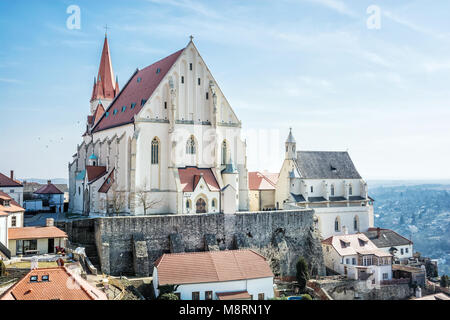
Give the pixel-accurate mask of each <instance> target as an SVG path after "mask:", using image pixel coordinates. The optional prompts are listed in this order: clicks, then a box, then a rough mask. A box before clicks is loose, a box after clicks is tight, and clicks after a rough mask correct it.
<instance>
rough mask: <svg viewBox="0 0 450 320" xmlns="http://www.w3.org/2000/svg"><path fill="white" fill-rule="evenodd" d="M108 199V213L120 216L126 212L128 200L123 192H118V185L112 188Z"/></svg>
mask: <svg viewBox="0 0 450 320" xmlns="http://www.w3.org/2000/svg"><path fill="white" fill-rule="evenodd" d="M107 198H108V212H111V213H113V214H115V215H119V214H120V213H122V212H123V211H124V210H125V207H126V199H125V194H124V192H123V191H119V190H117V185H116V184H115V183H114V184H113V186H112V191H111V195H110V196H107Z"/></svg>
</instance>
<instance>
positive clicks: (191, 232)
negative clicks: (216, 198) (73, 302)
mask: <svg viewBox="0 0 450 320" xmlns="http://www.w3.org/2000/svg"><path fill="white" fill-rule="evenodd" d="M313 215H314V211H313V210H309V209H304V210H281V211H263V212H240V213H236V214H198V215H151V216H129V217H128V216H127V217H104V218H93V219H85V220H74V221H67V222H59V223H58V226H59V227H60V228H61V229H63V230H65V231H66V232H67V234H68V236H69V240H70V241H71V242H72V243H77V244H80V245H94V244H95V245H96V247H97V252H98V257H99V261H100V264H101V270H102V272H104V273H107V274H112V275H120V274H134V273H135V271H136V263H135V262H136V257H135V255H134V254H133V248H134V242H135V240H134V239H139V240H140V243H141V244H143V243H142V242H143V241H145V243H146V245H147V251H148V252H147V253H148V262H149V263H148V264H147V263H145V265H148V269H149V270H143V271H142V270H140V271H139V273H142V272H144V273H148V274H151V273H152V272H153V263H154V262H155V261H156V259H158V258H159V257H160V256H161V255H162V254H163V253H170V252H171V249H172V251H174V250H176V251H177V252H180V251H184V252H194V251H205V250H208V249H209V250H217V249H220V250H231V249H244V248H252V249H255V250H257V251H259V252H260V253H261V254H263V255H264V256H266V257H267V258H268V260H270V261H271V265H272V268H273V269H274V273H275V274H276V275H277V274H279V275H282V276H293V275H295V271H296V270H295V264H296V262H297V259H298V257H299V256H304V257H305V258H306V259H307V261H308V262H309V264H310V267H311V270H312V273H313V274H319V275H324V274H325V267H324V263H323V256H322V248H321V244H320V240H319V239H318V237H317V235H316V233H315V232H314V222H313ZM214 236H215V239H214ZM145 268H147V267H146V266H145Z"/></svg>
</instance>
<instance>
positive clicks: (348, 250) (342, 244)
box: [322, 233, 391, 257]
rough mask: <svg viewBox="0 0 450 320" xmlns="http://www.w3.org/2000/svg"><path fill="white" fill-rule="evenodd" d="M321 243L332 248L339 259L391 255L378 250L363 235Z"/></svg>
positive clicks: (337, 237) (347, 236)
mask: <svg viewBox="0 0 450 320" xmlns="http://www.w3.org/2000/svg"><path fill="white" fill-rule="evenodd" d="M322 243H323V244H327V245H331V246H333V248H334V249H335V250H336V252H337V253H338V254H339V255H340V256H341V257H343V256H351V255H356V254H361V255H375V256H377V257H390V256H391V254H389V253H387V252H384V251H382V250H380V249H378V248H377V246H376V245H375V244H374V243H373V242H372V241H370V240H369V239H368V238H367V237H366V236H365V235H364V234H363V233H355V234H345V235H339V236H332V237H329V238H327V239H325V240H323V241H322Z"/></svg>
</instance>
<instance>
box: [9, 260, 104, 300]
mask: <svg viewBox="0 0 450 320" xmlns="http://www.w3.org/2000/svg"><path fill="white" fill-rule="evenodd" d="M0 300H108V298H107V296H106V294H105V293H104V292H102V291H101V290H99V289H97V288H96V287H95V286H93V285H91V284H89V283H88V282H87V281H86V280H84V279H82V278H81V277H80V276H79V275H77V274H75V273H73V272H72V271H70V270H69V269H67V268H66V267H56V268H42V269H34V270H31V271H30V272H29V273H28V274H27V275H25V276H24V277H23V278H22V279H20V280H19V281H18V282H17V283H16V284H14V285H13V286H12V287H11V288H9V289H8V290H6V292H4V293H3V294H2V295H1V297H0Z"/></svg>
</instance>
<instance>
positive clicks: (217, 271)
mask: <svg viewBox="0 0 450 320" xmlns="http://www.w3.org/2000/svg"><path fill="white" fill-rule="evenodd" d="M155 267H156V268H157V270H158V282H159V283H158V284H159V285H166V284H187V283H205V282H222V281H234V280H245V279H257V278H268V277H273V273H272V270H270V267H269V264H268V263H267V261H266V259H265V258H264V257H263V256H261V255H260V254H258V253H256V252H254V251H252V250H230V251H208V252H193V253H177V254H164V255H163V256H162V257H161V258H159V259H158V260H157V261H156V262H155Z"/></svg>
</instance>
